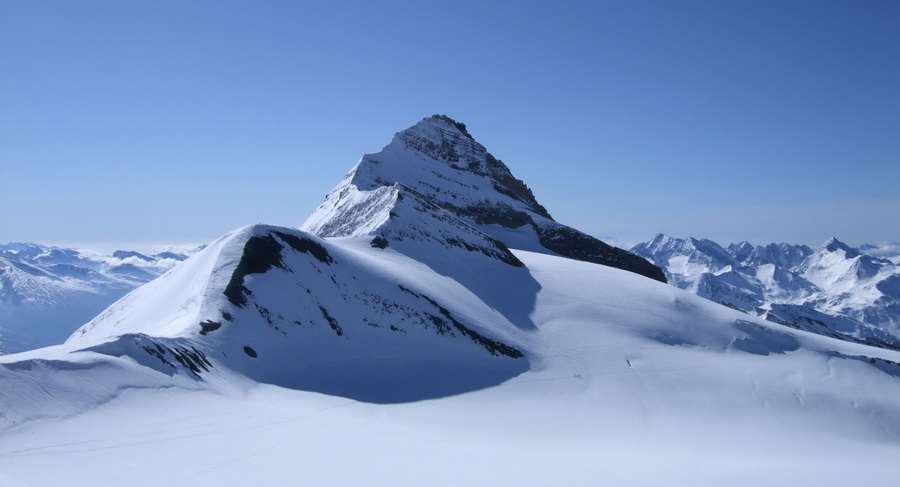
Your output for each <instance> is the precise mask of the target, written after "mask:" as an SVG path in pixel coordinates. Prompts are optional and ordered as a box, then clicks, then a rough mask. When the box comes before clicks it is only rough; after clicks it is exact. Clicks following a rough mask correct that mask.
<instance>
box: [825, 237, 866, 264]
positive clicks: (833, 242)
mask: <svg viewBox="0 0 900 487" xmlns="http://www.w3.org/2000/svg"><path fill="white" fill-rule="evenodd" d="M821 250H827V251H828V252H843V254H844V256H845V257H846V258H848V259H852V258H853V257H856V256H858V255H860V253H859V251H858V250H856V249H854V248H853V247H850V246H849V245H847V244H845V243H844V242H841V241H840V240H838V239H836V238H834V237H831V238H829V239H828V240H827V241H825V243H824V244H822V247H821Z"/></svg>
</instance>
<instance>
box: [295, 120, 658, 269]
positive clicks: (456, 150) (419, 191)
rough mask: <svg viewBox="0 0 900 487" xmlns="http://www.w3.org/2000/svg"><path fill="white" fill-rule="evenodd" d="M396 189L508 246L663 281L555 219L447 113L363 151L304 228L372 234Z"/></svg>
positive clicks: (340, 233)
mask: <svg viewBox="0 0 900 487" xmlns="http://www.w3.org/2000/svg"><path fill="white" fill-rule="evenodd" d="M398 185H399V186H398ZM384 188H387V189H384ZM401 188H402V189H401ZM398 191H400V192H402V193H404V194H410V195H414V199H415V200H416V201H417V202H418V203H417V205H418V206H419V207H420V208H422V209H424V210H425V211H427V212H429V213H430V214H431V215H432V217H437V215H438V214H437V213H435V212H434V211H433V209H428V208H430V207H434V208H441V209H443V210H445V211H446V212H448V214H449V215H452V216H453V217H455V218H458V219H459V220H461V222H462V224H455V223H454V224H449V223H448V225H450V226H451V227H456V228H457V229H461V230H463V231H464V233H468V232H469V230H468V228H469V227H471V228H474V229H477V230H479V231H480V232H482V233H484V234H485V235H487V236H489V237H490V238H491V239H493V240H496V241H498V242H502V243H503V244H504V245H505V246H508V247H510V248H517V249H523V250H529V251H536V252H544V253H555V254H559V255H563V256H565V257H570V258H574V259H578V260H584V261H587V262H593V263H598V264H603V265H609V266H612V267H617V268H621V269H625V270H629V271H631V272H635V273H638V274H642V275H644V276H647V277H651V278H653V279H656V280H661V281H665V276H664V274H663V273H662V271H661V270H659V268H657V267H656V266H654V265H652V264H650V263H649V262H647V261H646V260H644V259H642V258H640V257H637V256H635V255H633V254H630V253H629V252H627V251H624V250H622V249H618V248H615V247H612V246H610V245H608V244H606V243H604V242H602V241H600V240H598V239H596V238H594V237H591V236H589V235H586V234H584V233H582V232H579V231H578V230H575V229H574V228H571V227H568V226H566V225H563V224H560V223H558V222H556V221H555V220H553V218H551V216H550V214H549V213H548V212H547V210H546V209H545V208H544V207H543V206H542V205H541V204H540V203H538V202H537V199H536V198H535V197H534V194H533V193H532V192H531V190H530V189H529V188H528V186H526V185H525V183H524V182H522V181H521V180H519V179H517V178H516V177H515V176H513V174H512V172H511V171H510V170H509V168H508V167H507V166H506V165H505V164H504V163H503V162H501V161H500V160H499V159H497V158H495V157H494V156H493V155H491V154H490V153H489V152H488V151H487V150H486V149H485V147H484V146H483V145H481V144H479V143H478V142H477V141H476V140H475V139H474V138H473V137H472V135H471V134H470V133H469V132H468V130H467V129H466V126H465V125H464V124H462V123H460V122H456V121H455V120H453V119H451V118H449V117H447V116H444V115H435V116H432V117H429V118H426V119H424V120H422V121H420V122H419V123H417V124H415V125H413V126H412V127H410V128H408V129H406V130H403V131H401V132H399V133H397V134H396V135H395V136H394V138H393V140H392V141H391V142H390V143H389V144H388V145H387V146H385V147H384V149H383V150H382V151H381V152H378V153H375V154H367V155H365V156H363V158H362V159H361V160H360V161H359V163H357V164H356V166H355V167H353V169H351V171H350V172H349V173H348V174H347V175H346V176H345V177H344V179H343V180H342V181H341V182H340V184H338V186H337V187H336V188H335V189H333V190H332V191H331V192H330V193H329V194H328V196H327V197H326V199H325V202H323V203H322V204H321V205H320V206H319V207H318V208H317V209H316V210H315V211H314V212H313V213H312V214H311V215H310V216H309V218H308V219H307V220H306V222H304V223H303V225H301V227H300V228H301V229H303V230H305V231H309V232H312V233H315V234H317V235H319V236H322V237H340V236H352V235H359V234H369V233H371V232H372V231H373V230H374V228H377V227H380V226H381V225H382V224H383V223H385V222H386V221H387V217H388V216H389V215H388V214H385V213H384V212H383V211H381V210H380V208H384V207H385V206H384V205H386V204H387V205H393V204H394V203H395V202H396V194H398V193H397V192H398ZM376 217H377V218H376ZM429 218H430V217H429ZM439 218H440V219H444V220H446V219H447V215H443V216H440V217H439ZM445 223H446V222H445ZM443 228H445V229H446V228H449V227H447V226H446V225H445V226H444V227H443ZM445 237H446V238H443V240H444V241H447V240H448V238H449V239H450V240H453V239H454V237H449V236H445Z"/></svg>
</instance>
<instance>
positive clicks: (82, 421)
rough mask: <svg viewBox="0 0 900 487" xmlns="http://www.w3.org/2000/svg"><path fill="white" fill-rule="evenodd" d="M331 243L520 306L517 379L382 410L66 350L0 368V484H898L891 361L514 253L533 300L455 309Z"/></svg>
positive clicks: (896, 392) (496, 293)
mask: <svg viewBox="0 0 900 487" xmlns="http://www.w3.org/2000/svg"><path fill="white" fill-rule="evenodd" d="M211 247H215V244H214V245H212V246H211ZM338 247H341V248H342V249H343V252H344V254H343V258H344V259H345V260H346V259H351V260H352V259H353V258H354V257H352V256H357V257H358V260H357V261H356V264H357V265H358V266H360V267H363V266H370V267H371V268H377V269H375V270H373V271H372V272H371V275H373V276H381V277H385V276H391V275H392V276H394V277H397V276H405V277H404V279H406V280H409V281H417V282H422V283H426V286H433V287H435V288H436V289H437V288H441V287H442V286H443V287H444V288H446V290H447V293H446V296H447V301H445V302H449V303H451V304H448V305H447V306H448V307H449V308H450V310H451V311H452V312H453V313H455V314H456V313H458V314H459V315H463V314H464V313H465V310H466V309H483V308H484V307H485V306H486V303H492V304H493V307H494V308H495V309H498V310H501V311H502V310H503V309H504V308H510V307H512V306H516V307H521V306H525V309H526V311H525V312H524V314H523V316H524V317H525V318H527V320H528V322H527V323H526V324H525V325H527V326H516V327H513V328H509V329H507V330H506V333H505V336H506V340H507V341H508V342H511V343H512V344H514V345H516V346H518V347H519V348H520V349H522V350H523V351H525V354H526V357H527V360H528V364H529V368H528V370H526V371H524V372H522V373H521V374H518V375H516V376H514V377H511V378H509V379H507V380H506V381H504V382H503V383H501V384H499V385H496V386H491V387H484V388H480V389H476V390H470V391H467V392H462V393H459V394H454V395H449V396H444V397H437V398H434V399H428V400H421V401H414V402H405V403H387V404H375V403H369V402H362V401H357V400H352V399H349V398H347V397H341V396H329V395H325V394H320V393H315V392H307V391H302V390H295V389H288V388H283V387H277V386H273V385H267V384H262V383H259V382H255V381H252V380H250V379H248V378H247V377H245V376H244V375H242V374H239V373H236V372H234V371H232V370H229V369H227V368H226V367H222V366H221V365H220V366H219V367H218V368H217V369H216V370H215V372H214V373H210V374H204V379H203V380H197V379H194V378H191V377H188V376H187V375H185V374H174V375H170V374H166V373H163V372H159V371H157V370H154V369H152V368H148V367H145V366H143V365H141V364H138V363H137V362H135V361H134V359H132V358H130V357H129V356H127V355H126V356H121V357H119V356H115V355H109V354H104V353H98V352H95V351H76V350H78V349H79V348H83V347H84V344H80V345H79V344H78V343H77V342H78V340H74V341H73V340H70V342H69V343H67V344H65V345H61V346H58V347H50V348H47V349H41V350H36V351H32V352H26V353H22V354H14V355H8V356H4V357H0V364H2V368H0V374H2V375H0V384H2V389H3V394H2V397H0V408H2V417H0V424H2V426H0V428H2V429H0V485H10V486H21V485H26V486H56V485H67V486H100V485H135V486H138V485H154V486H156V485H171V486H178V485H185V486H187V485H190V486H206V485H209V486H213V485H215V486H225V485H248V484H291V485H422V484H429V485H492V486H494V485H549V484H554V485H592V486H593V485H598V484H600V485H637V486H643V485H647V486H662V485H698V486H702V485H760V484H769V485H773V484H774V485H786V484H802V485H846V484H848V483H850V482H853V483H855V484H858V483H869V484H872V485H890V484H893V483H894V481H895V480H896V478H898V475H900V462H897V458H898V454H900V366H897V365H896V363H897V362H900V353H897V352H892V351H889V350H881V349H875V348H871V347H866V346H862V345H857V344H852V343H847V342H842V341H838V340H833V339H829V338H826V337H822V336H818V335H813V334H809V333H804V332H799V331H794V330H790V329H786V328H784V327H780V326H778V325H774V324H770V323H767V322H765V321H761V320H757V319H753V318H749V317H748V316H747V315H745V314H742V313H739V312H736V311H734V310H731V309H728V308H725V307H722V306H719V305H716V304H713V303H711V302H708V301H706V300H704V299H702V298H699V297H696V296H693V295H691V294H689V293H688V292H685V291H682V290H679V289H676V288H673V287H671V286H667V285H665V284H662V283H659V282H656V281H653V280H650V279H646V278H643V277H641V276H638V275H635V274H631V273H628V272H625V271H621V270H617V269H612V268H609V267H604V266H599V265H595V264H589V263H584V262H578V261H573V260H569V259H564V258H559V257H554V256H549V255H545V254H537V253H531V252H525V251H516V252H515V253H516V255H517V257H519V259H521V260H522V261H523V262H524V263H525V264H526V266H527V276H530V278H531V279H533V280H534V282H535V283H536V285H535V286H529V287H528V288H527V289H529V290H530V294H531V295H530V296H528V297H527V299H523V298H526V297H525V296H522V295H521V294H519V295H517V293H511V294H510V293H506V292H504V289H501V288H498V287H491V286H489V285H487V284H485V285H484V286H483V287H482V288H481V290H480V291H478V292H477V293H475V294H472V293H467V292H466V291H465V290H464V289H462V288H460V287H454V286H453V285H452V283H451V282H450V280H449V278H448V277H447V276H444V275H439V274H437V273H435V272H434V271H433V270H431V268H429V267H427V266H423V265H421V263H418V262H415V261H413V260H411V259H409V258H408V257H405V256H403V255H401V254H398V253H396V252H393V251H391V250H390V249H388V250H385V251H381V250H377V249H372V248H371V247H370V246H368V244H367V242H365V241H363V240H359V239H335V240H334V241H330V242H329V247H328V248H329V251H331V252H333V253H338V252H340V250H338ZM376 252H387V253H389V255H388V258H384V259H381V258H379V259H377V263H376V259H375V258H374V257H371V256H372V255H373V254H374V253H376ZM367 255H368V256H370V257H369V258H367V257H366V256H367ZM204 256H205V257H204ZM213 257H216V258H222V255H221V252H219V253H216V249H215V248H213V249H211V250H210V251H207V252H205V253H201V254H199V255H198V256H196V257H194V258H193V259H192V260H193V261H194V262H192V261H191V260H189V261H188V262H187V264H186V265H188V266H190V265H193V266H200V267H208V266H210V265H212V264H211V263H210V262H204V261H203V259H211V258H213ZM177 269H178V268H176V270H177ZM176 274H177V272H170V273H169V274H168V276H169V277H164V278H160V280H162V279H176V278H177V275H176ZM483 278H484V279H485V280H486V283H489V282H490V281H491V279H492V277H491V275H490V274H487V275H484V276H483ZM373 279H374V278H373ZM508 284H509V283H507V285H508ZM188 287H191V286H188ZM176 288H182V289H183V287H181V286H175V287H172V288H168V289H170V290H171V289H176ZM172 292H174V291H172ZM191 292H195V291H190V292H188V291H185V294H184V295H187V294H190V293H191ZM504 296H515V298H514V299H515V302H514V303H507V302H504ZM170 297H171V298H172V299H176V298H180V297H183V295H182V296H175V295H171V296H170ZM442 297H443V296H442ZM176 307H177V306H176ZM175 321H177V319H176V320H175ZM497 321H498V323H500V322H501V321H502V320H501V319H500V318H497ZM498 326H500V325H498ZM168 330H169V332H170V333H166V335H169V336H174V335H178V333H174V332H173V329H172V328H168ZM98 340H100V339H98ZM100 341H102V340H100ZM872 362H874V363H872ZM426 372H427V371H426ZM475 382H477V381H473V383H475Z"/></svg>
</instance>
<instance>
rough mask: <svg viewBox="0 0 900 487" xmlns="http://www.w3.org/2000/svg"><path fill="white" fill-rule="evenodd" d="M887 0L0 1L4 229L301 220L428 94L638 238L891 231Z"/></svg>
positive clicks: (568, 211)
mask: <svg viewBox="0 0 900 487" xmlns="http://www.w3.org/2000/svg"><path fill="white" fill-rule="evenodd" d="M898 25H900V2H895V1H847V2H835V1H809V2H804V1H795V2H790V1H788V2H785V1H773V2H769V1H760V0H754V1H746V2H744V1H729V2H722V1H708V2H706V1H695V2H674V1H661V2H651V1H589V2H549V1H548V2H525V1H520V2H512V1H509V2H505V1H484V0H482V1H480V2H470V1H465V0H458V1H452V2H450V1H442V2H393V1H383V2H376V1H369V2H340V1H329V2H300V1H297V2H287V1H285V2H250V1H241V2H236V1H216V2H197V1H165V0H161V1H152V2H151V1H147V2H136V1H134V2H131V1H129V2H123V1H106V2H97V1H90V0H88V1H79V2H69V1H59V2H54V1H41V2H31V1H24V0H22V1H19V0H4V1H2V2H0V45H2V49H0V163H2V165H0V242H8V241H33V242H40V243H46V244H60V245H88V246H94V247H104V246H131V247H141V246H147V245H150V244H157V243H183V242H206V241H210V240H212V239H214V238H216V237H218V236H220V235H222V234H224V233H226V232H228V231H230V230H232V229H234V228H237V227H239V226H242V225H246V224H250V223H258V222H262V223H270V224H277V225H286V226H297V225H299V224H300V223H302V222H303V220H304V219H305V218H306V216H307V215H308V214H309V213H310V212H311V211H312V210H313V208H315V206H316V205H318V204H319V203H320V202H321V201H322V200H323V199H324V197H325V194H326V193H327V192H328V191H329V190H330V189H331V188H332V187H334V186H335V185H336V184H337V183H338V182H339V180H340V178H341V177H342V176H343V175H344V174H345V173H346V172H347V171H348V170H349V169H350V168H351V167H352V166H353V164H355V163H356V161H357V160H358V159H359V158H360V157H361V156H362V155H363V154H365V153H371V152H377V151H379V150H380V149H381V148H382V147H383V146H384V145H386V144H387V143H388V142H389V141H390V139H391V137H392V136H393V134H394V133H395V132H397V131H400V130H402V129H404V128H406V127H408V126H410V125H412V124H414V123H416V122H418V121H419V120H420V119H422V118H424V117H427V116H430V115H432V114H435V113H443V114H447V115H449V116H451V117H453V118H455V119H457V120H458V121H461V122H464V123H466V125H467V126H468V127H469V131H470V132H471V133H472V135H473V136H474V137H475V138H476V139H477V140H479V141H480V142H481V143H482V144H484V145H485V146H486V147H487V148H488V150H489V151H491V152H492V153H493V154H494V155H495V156H497V157H498V158H500V159H502V160H503V161H504V162H506V163H507V165H509V167H510V168H511V170H512V171H513V173H514V174H515V175H516V176H517V177H519V178H521V179H523V180H524V181H525V182H526V183H527V184H528V185H529V186H530V187H531V188H532V190H533V191H534V193H535V195H536V196H537V198H538V200H539V201H540V202H541V203H542V204H543V205H544V206H546V207H547V209H548V210H549V211H550V213H551V214H552V215H553V216H554V217H555V218H556V219H557V220H558V221H561V222H562V223H566V224H569V225H572V226H574V227H576V228H579V229H581V230H583V231H586V232H588V233H591V234H593V235H596V236H600V237H612V239H613V240H615V241H618V242H621V243H624V244H633V243H637V242H639V241H642V240H646V239H649V238H651V237H652V236H653V235H654V234H656V233H657V232H664V233H668V234H670V235H673V236H679V237H687V236H695V237H707V238H712V239H714V240H717V241H719V242H720V243H728V242H736V241H740V240H749V241H751V242H753V243H757V244H763V243H768V242H772V241H775V242H781V241H787V242H793V243H807V244H810V245H818V244H821V243H822V242H823V241H824V240H826V239H827V238H829V237H831V236H836V237H838V238H839V239H841V240H844V241H846V242H847V243H850V244H854V245H858V244H862V243H864V242H873V241H896V240H900V223H898V222H900V218H898V215H900V190H898V186H900V28H898Z"/></svg>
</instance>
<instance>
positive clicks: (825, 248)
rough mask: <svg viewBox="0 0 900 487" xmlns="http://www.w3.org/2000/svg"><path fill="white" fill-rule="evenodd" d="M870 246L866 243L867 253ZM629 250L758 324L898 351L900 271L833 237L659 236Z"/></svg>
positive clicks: (675, 282) (686, 286) (674, 281)
mask: <svg viewBox="0 0 900 487" xmlns="http://www.w3.org/2000/svg"><path fill="white" fill-rule="evenodd" d="M873 247H874V246H869V247H867V249H869V250H871V249H872V248H873ZM631 252H633V253H635V254H637V255H640V256H642V257H645V258H647V259H648V260H650V261H651V262H653V263H655V264H657V265H659V266H660V267H661V268H663V269H664V270H665V273H666V276H667V277H668V279H669V282H670V283H671V284H673V285H675V286H677V287H679V288H681V289H686V290H689V291H691V292H693V293H695V294H697V295H699V296H703V297H705V298H707V299H710V300H712V301H715V302H717V303H720V304H724V305H726V306H730V307H732V308H735V309H739V310H741V311H744V312H746V313H749V314H751V315H754V316H759V317H761V318H764V319H766V320H769V321H772V322H775V323H780V324H782V325H787V326H790V327H793V328H798V329H801V330H806V331H811V332H814V333H819V334H822V335H827V336H832V337H836V338H841V339H843V340H850V341H857V342H860V343H866V344H870V345H875V346H879V347H886V348H893V349H900V266H898V265H897V264H895V263H894V262H892V261H891V260H888V259H886V258H881V257H875V256H873V255H868V254H864V253H862V252H861V251H860V250H857V249H854V248H852V247H850V246H848V245H846V244H844V243H842V242H840V241H839V240H837V239H835V238H831V239H829V240H828V241H827V242H825V243H824V244H822V246H821V247H819V248H818V249H816V250H813V249H811V248H809V247H807V246H805V245H790V244H785V243H782V244H769V245H765V246H754V245H752V244H750V243H748V242H741V243H739V244H731V245H729V246H728V247H725V248H723V247H722V246H720V245H719V244H717V243H715V242H713V241H711V240H707V239H700V240H698V239H695V238H686V239H679V238H673V237H670V236H667V235H663V234H659V235H657V236H656V237H654V238H653V239H652V240H650V241H649V242H644V243H640V244H638V245H636V246H634V247H633V248H632V249H631Z"/></svg>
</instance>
